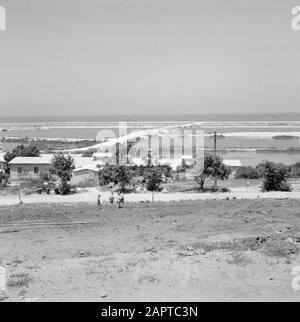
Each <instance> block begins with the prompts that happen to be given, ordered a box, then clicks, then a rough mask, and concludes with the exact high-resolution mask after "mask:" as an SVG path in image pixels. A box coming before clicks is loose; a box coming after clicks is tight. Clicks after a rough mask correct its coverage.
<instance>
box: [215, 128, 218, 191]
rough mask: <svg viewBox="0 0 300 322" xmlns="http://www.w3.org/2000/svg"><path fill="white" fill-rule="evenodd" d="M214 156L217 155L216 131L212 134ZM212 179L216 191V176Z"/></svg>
mask: <svg viewBox="0 0 300 322" xmlns="http://www.w3.org/2000/svg"><path fill="white" fill-rule="evenodd" d="M214 155H215V156H216V155H217V131H215V133H214ZM214 179H215V183H214V189H215V190H217V189H218V179H217V177H216V176H215V177H214Z"/></svg>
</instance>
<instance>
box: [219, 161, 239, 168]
mask: <svg viewBox="0 0 300 322" xmlns="http://www.w3.org/2000/svg"><path fill="white" fill-rule="evenodd" d="M223 163H224V164H225V165H227V166H228V167H241V166H242V163H241V161H240V160H224V161H223Z"/></svg>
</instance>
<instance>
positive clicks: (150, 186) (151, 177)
mask: <svg viewBox="0 0 300 322" xmlns="http://www.w3.org/2000/svg"><path fill="white" fill-rule="evenodd" d="M162 176H163V170H162V169H161V168H160V167H149V168H147V169H146V170H145V171H144V180H145V182H146V187H147V190H148V191H159V190H160V184H161V183H162Z"/></svg>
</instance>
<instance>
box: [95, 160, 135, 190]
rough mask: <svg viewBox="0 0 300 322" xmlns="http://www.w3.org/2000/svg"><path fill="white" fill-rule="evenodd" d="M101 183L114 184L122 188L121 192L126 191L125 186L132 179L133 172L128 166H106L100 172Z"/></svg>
mask: <svg viewBox="0 0 300 322" xmlns="http://www.w3.org/2000/svg"><path fill="white" fill-rule="evenodd" d="M98 176H99V183H102V184H103V185H105V184H109V183H110V182H113V183H115V184H118V185H119V186H120V189H121V191H125V186H126V185H127V184H129V183H130V180H131V178H132V172H131V170H130V169H129V168H128V167H126V166H120V165H106V166H105V167H103V168H102V169H99V172H98Z"/></svg>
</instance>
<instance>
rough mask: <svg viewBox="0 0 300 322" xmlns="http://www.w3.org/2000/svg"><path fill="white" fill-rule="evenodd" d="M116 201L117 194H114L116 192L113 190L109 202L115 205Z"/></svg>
mask: <svg viewBox="0 0 300 322" xmlns="http://www.w3.org/2000/svg"><path fill="white" fill-rule="evenodd" d="M114 201H115V196H114V193H113V192H111V195H110V196H109V204H110V205H111V206H113V204H114Z"/></svg>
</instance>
